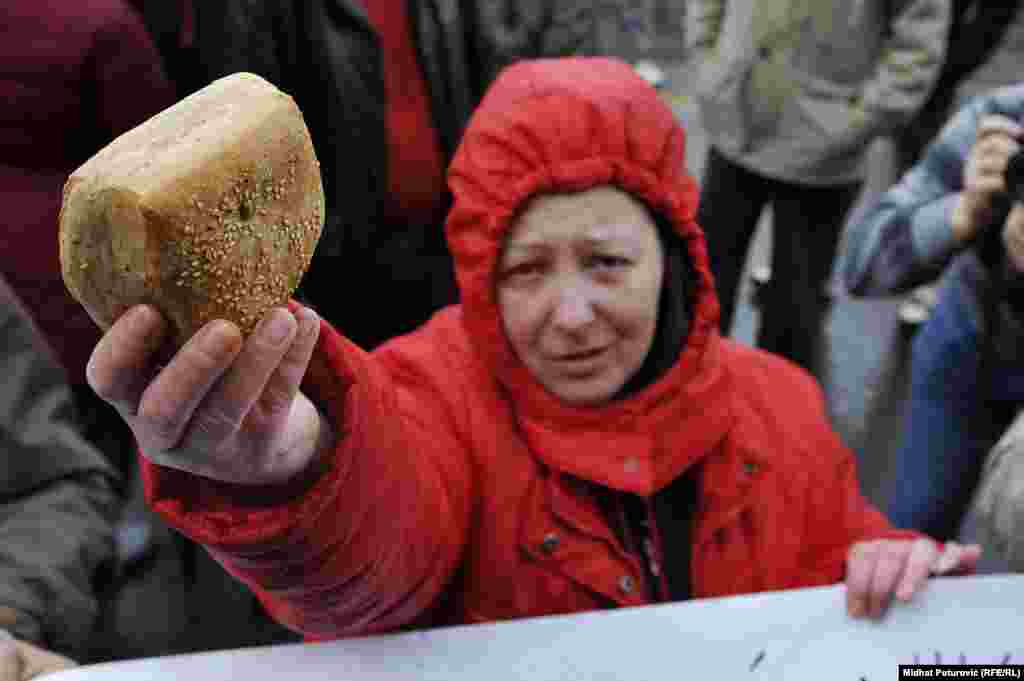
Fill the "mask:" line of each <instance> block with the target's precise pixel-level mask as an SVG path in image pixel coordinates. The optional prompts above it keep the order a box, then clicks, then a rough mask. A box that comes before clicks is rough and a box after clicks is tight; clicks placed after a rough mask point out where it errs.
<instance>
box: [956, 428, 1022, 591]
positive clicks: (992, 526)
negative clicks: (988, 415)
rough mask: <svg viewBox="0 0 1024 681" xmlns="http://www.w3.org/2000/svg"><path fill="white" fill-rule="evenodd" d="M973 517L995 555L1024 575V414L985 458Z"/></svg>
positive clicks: (1011, 569)
mask: <svg viewBox="0 0 1024 681" xmlns="http://www.w3.org/2000/svg"><path fill="white" fill-rule="evenodd" d="M969 514H970V516H971V517H972V518H973V519H974V524H975V527H976V528H977V537H978V539H979V541H980V542H981V543H982V544H983V545H984V546H986V547H988V548H989V549H990V550H991V551H992V555H994V556H995V557H996V558H999V559H1002V560H1003V562H1004V563H1005V565H1006V567H1007V568H1008V569H1009V570H1010V571H1012V572H1024V411H1021V412H1018V413H1017V416H1016V418H1014V420H1013V423H1012V424H1011V425H1010V427H1009V428H1007V429H1006V432H1004V433H1003V435H1002V437H1000V438H999V442H997V443H996V446H995V447H993V448H992V450H991V451H990V452H989V453H988V454H986V455H985V463H984V466H983V468H982V471H981V480H980V481H979V483H978V491H977V492H976V493H975V495H974V499H973V501H972V502H971V507H970V511H969Z"/></svg>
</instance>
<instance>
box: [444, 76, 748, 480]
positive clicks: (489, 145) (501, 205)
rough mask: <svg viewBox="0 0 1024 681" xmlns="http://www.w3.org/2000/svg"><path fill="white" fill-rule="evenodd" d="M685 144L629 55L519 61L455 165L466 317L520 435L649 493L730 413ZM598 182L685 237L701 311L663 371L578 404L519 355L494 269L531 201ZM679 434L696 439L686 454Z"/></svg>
mask: <svg viewBox="0 0 1024 681" xmlns="http://www.w3.org/2000/svg"><path fill="white" fill-rule="evenodd" d="M685 145H686V135H685V132H684V130H683V128H682V127H681V126H680V125H679V123H678V122H677V120H676V118H675V115H674V113H673V112H672V110H671V109H670V108H669V107H668V106H667V105H666V104H665V103H664V102H663V101H662V100H661V98H660V97H659V95H658V93H657V92H656V91H655V90H654V88H652V87H651V86H650V85H649V84H647V83H646V82H645V81H644V80H643V79H642V78H640V77H639V76H638V75H636V74H635V73H634V71H633V69H632V68H631V67H630V66H629V65H627V64H625V63H624V62H621V61H618V60H615V59H602V58H568V59H545V60H533V61H522V62H518V63H516V64H514V65H512V66H510V67H508V68H507V69H505V70H504V71H503V72H502V73H501V74H500V75H499V77H498V78H497V80H496V81H495V83H494V85H493V86H492V87H491V89H490V90H489V91H488V93H487V94H486V96H485V97H484V99H483V101H482V102H481V104H480V106H479V107H478V108H477V110H476V112H475V113H474V115H473V117H472V118H471V120H470V122H469V125H468V128H467V130H466V132H465V134H464V136H463V139H462V143H461V145H460V147H459V149H458V151H457V152H456V155H455V157H454V159H453V161H452V165H451V168H450V170H449V186H450V187H451V190H452V194H453V197H454V203H453V207H452V210H451V212H450V214H449V218H448V221H447V226H446V229H447V238H448V243H449V248H450V250H451V253H452V256H453V258H454V261H455V270H456V276H457V279H458V283H459V288H460V292H461V295H462V316H463V324H464V326H465V327H466V330H467V333H468V334H469V336H470V338H471V342H472V343H473V345H474V347H475V349H476V351H477V352H478V354H479V355H480V356H481V357H482V358H483V360H484V362H485V363H486V364H487V366H488V367H489V368H490V369H491V370H492V371H493V372H494V374H495V376H496V377H497V380H498V382H499V383H500V385H501V386H502V388H503V389H504V390H505V391H507V393H508V396H509V398H510V399H511V400H512V403H513V406H514V409H515V410H516V413H517V417H518V419H519V421H520V424H521V425H522V427H523V431H524V436H525V437H526V438H527V440H528V441H529V442H530V444H531V445H532V448H533V449H534V450H535V451H537V452H538V455H539V456H541V457H542V458H543V459H545V461H546V462H547V463H548V464H550V465H551V466H553V467H554V468H556V469H558V470H561V471H563V472H567V473H571V474H574V475H579V476H581V477H584V478H586V479H591V480H595V481H597V482H601V483H603V484H606V485H609V486H611V487H614V488H619V489H624V490H628V491H636V492H640V493H653V491H656V490H657V489H660V488H661V487H663V486H664V485H665V484H667V483H668V482H669V481H671V480H672V479H673V478H674V477H676V476H677V475H678V474H679V473H680V472H682V470H684V469H685V468H687V467H688V466H689V465H690V464H692V463H693V462H694V461H695V460H696V459H698V458H700V457H701V456H702V455H703V454H704V453H706V451H707V450H708V449H709V448H710V447H711V445H713V444H714V443H717V442H718V441H719V440H720V439H721V437H722V436H723V435H724V433H725V430H726V429H727V425H728V422H729V421H730V419H729V417H728V412H729V409H728V407H727V400H726V390H725V384H726V377H725V373H724V372H723V371H722V368H721V366H720V363H719V361H718V355H719V347H718V344H719V341H720V339H719V336H718V330H717V325H718V301H717V298H716V297H715V292H714V285H713V281H712V278H711V273H710V269H709V266H708V258H707V250H706V246H705V242H704V236H703V233H702V231H701V230H700V228H699V227H698V226H697V224H696V222H695V219H694V216H695V213H696V209H697V201H698V188H697V183H696V182H695V180H694V179H693V177H692V176H691V175H690V174H689V173H688V172H687V170H686V167H685V148H686V147H685ZM601 185H611V186H616V187H618V188H619V189H621V190H623V191H625V192H627V193H629V194H631V195H633V196H634V197H636V198H638V199H640V200H642V201H644V202H645V203H646V205H647V206H648V208H649V209H650V210H651V211H652V213H654V214H655V215H657V216H659V217H660V218H661V219H662V220H664V221H665V222H666V223H667V224H669V225H670V226H671V228H672V230H673V232H674V235H675V236H678V238H679V239H681V240H682V241H683V242H684V243H685V251H686V253H687V255H688V257H689V260H690V265H691V268H692V271H693V275H692V276H693V278H694V279H695V281H694V282H693V295H694V299H693V301H692V319H691V320H690V328H689V333H688V336H687V339H686V342H685V343H684V344H683V346H682V349H681V351H680V353H679V357H678V359H677V360H676V362H675V364H674V365H673V366H672V367H671V368H670V369H669V370H668V371H666V372H665V373H664V374H663V375H661V376H660V378H658V379H657V380H655V381H654V382H652V383H651V384H650V385H647V386H646V387H645V388H643V389H641V390H639V391H638V392H636V393H635V394H632V395H630V396H628V397H626V398H624V399H620V400H615V401H613V402H611V403H609V404H607V405H604V406H601V407H573V406H570V405H567V404H565V403H563V402H561V401H560V400H559V399H558V398H556V397H555V396H553V395H552V394H550V393H549V392H547V391H546V390H545V389H544V388H543V386H542V385H541V384H540V383H539V382H538V381H537V380H536V379H535V378H534V377H533V375H532V374H531V373H530V371H529V370H528V369H527V368H526V366H525V365H524V364H523V363H522V362H521V361H520V360H519V359H518V357H517V356H516V353H515V352H514V350H513V348H512V346H511V344H510V343H509V341H508V339H507V337H506V335H505V332H504V329H503V325H502V321H501V315H500V311H499V309H498V306H497V298H496V294H495V275H496V270H497V265H498V261H499V258H500V255H501V250H502V245H503V242H504V238H505V235H506V233H507V232H508V230H509V229H510V227H511V224H512V222H513V220H514V219H515V217H516V216H517V215H518V213H519V212H520V210H521V209H522V208H523V207H524V205H525V203H526V202H527V201H528V200H529V199H530V198H532V197H533V196H536V195H539V194H549V193H574V192H580V191H585V190H587V189H590V188H593V187H596V186H601ZM669 431H671V432H669ZM663 436H664V437H668V436H670V437H671V438H672V439H673V442H674V444H673V447H671V449H672V450H673V451H671V452H666V451H662V447H661V446H659V443H660V442H663V441H665V442H667V440H665V439H664V437H663ZM680 437H682V438H683V439H684V443H680V441H679V438H680ZM624 439H625V440H624ZM627 441H628V446H625V447H624V446H623V445H626V444H627ZM679 444H686V445H689V446H685V447H684V451H685V455H684V456H680V455H679V454H678V452H677V451H676V450H677V447H678V446H679ZM616 461H617V462H619V463H621V465H620V466H618V467H616V466H615V462H616ZM622 470H625V471H626V472H627V473H628V474H627V475H625V476H623V475H621V471H622Z"/></svg>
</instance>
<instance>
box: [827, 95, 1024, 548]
mask: <svg viewBox="0 0 1024 681" xmlns="http://www.w3.org/2000/svg"><path fill="white" fill-rule="evenodd" d="M1022 121H1024V84H1018V85H1014V86H1010V87H1005V88H1000V89H998V90H994V91H992V92H989V93H986V94H984V95H980V96H978V97H976V98H974V99H972V100H970V101H969V102H968V103H967V104H966V105H965V106H964V107H963V108H962V109H961V110H960V111H959V112H958V113H957V114H956V115H955V116H954V117H953V118H952V120H951V121H949V122H948V123H947V124H946V126H945V127H944V128H943V130H942V132H941V133H940V135H939V136H938V138H937V139H936V140H935V141H933V142H932V144H931V145H929V147H928V148H927V149H926V151H925V153H924V156H923V158H922V159H921V160H920V161H919V162H918V163H917V164H916V165H915V166H914V167H912V168H911V169H910V170H909V171H908V172H907V173H906V174H905V175H904V176H903V178H902V179H901V180H900V182H899V183H898V184H897V185H896V186H894V187H893V188H892V189H890V190H889V191H888V192H887V193H886V194H884V195H883V196H882V198H881V200H880V201H879V202H878V203H877V204H876V205H875V206H874V207H873V208H871V209H870V210H868V211H867V212H866V213H865V214H864V217H863V218H862V219H861V220H860V221H859V222H857V223H855V224H851V225H850V239H849V242H848V243H849V248H850V249H851V250H850V252H849V254H848V257H847V258H846V261H845V267H844V272H843V274H844V278H845V282H846V285H847V287H848V288H849V289H850V291H851V293H852V294H853V295H859V296H870V295H884V294H896V293H902V292H905V291H908V290H910V289H911V288H913V287H915V286H918V285H921V284H923V283H926V282H928V281H933V280H935V279H938V278H939V277H940V275H941V281H940V285H939V294H938V302H937V305H936V308H935V311H934V313H933V315H932V316H931V317H930V318H929V320H928V321H927V322H926V324H925V326H924V327H923V328H922V329H921V330H920V332H918V334H917V335H916V336H915V338H914V342H913V346H912V356H911V368H910V374H911V376H910V393H909V398H908V406H907V414H906V419H907V421H906V425H905V432H904V440H903V444H902V446H901V448H900V450H899V453H898V455H897V459H896V461H895V464H894V466H895V470H893V471H892V475H891V479H892V480H893V485H894V487H893V489H892V490H891V491H890V494H889V495H888V499H887V504H886V511H887V512H888V515H889V518H890V520H892V522H893V523H894V524H896V525H897V526H901V527H906V528H912V529H916V530H919V531H922V532H926V533H928V534H930V535H932V536H934V537H937V538H939V539H945V538H950V537H953V536H955V535H956V534H957V533H958V531H959V528H960V523H961V521H962V519H963V517H964V515H965V510H966V509H967V507H968V504H969V502H970V499H971V495H972V493H973V491H974V488H975V486H976V485H977V481H978V476H979V473H980V469H981V465H982V462H983V460H984V456H985V453H986V452H987V451H988V450H989V449H990V448H991V447H992V445H994V444H995V442H996V441H997V440H998V438H999V435H1000V433H1001V432H1002V431H1003V430H1005V428H1006V427H1007V426H1008V425H1009V424H1010V423H1011V422H1012V419H1013V417H1014V416H1015V414H1016V411H1017V409H1018V408H1019V407H1020V406H1021V405H1022V404H1024V343H1022V341H1024V201H1022V198H1024V173H1022V172H1021V171H1020V170H1019V169H1020V168H1024V157H1022V156H1021V149H1022V141H1024V123H1022Z"/></svg>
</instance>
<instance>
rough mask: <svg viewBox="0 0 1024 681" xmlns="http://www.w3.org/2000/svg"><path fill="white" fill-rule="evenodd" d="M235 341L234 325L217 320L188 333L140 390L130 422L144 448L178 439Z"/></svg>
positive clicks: (231, 355)
mask: <svg viewBox="0 0 1024 681" xmlns="http://www.w3.org/2000/svg"><path fill="white" fill-rule="evenodd" d="M241 347H242V336H241V333H240V332H239V331H238V328H237V327H236V326H235V325H234V324H231V323H230V322H226V321H223V320H214V321H212V322H209V323H208V324H206V325H205V326H204V327H203V328H201V329H200V330H199V331H198V332H197V333H196V335H194V336H193V337H192V338H191V339H189V341H188V342H187V343H186V344H185V345H184V346H183V347H182V348H181V349H180V350H179V351H178V353H177V354H176V355H175V356H174V359H172V360H171V362H170V363H169V364H168V365H167V366H166V367H164V368H163V370H162V371H161V372H160V373H159V374H158V375H157V377H156V378H155V379H154V380H153V381H152V383H150V384H149V386H148V387H147V388H146V389H145V391H143V393H142V397H141V399H140V401H139V408H138V413H137V414H136V415H135V416H134V417H133V419H132V421H131V423H132V426H133V430H134V431H135V436H136V438H138V440H139V445H140V446H141V447H142V449H143V451H144V452H146V453H147V454H153V455H156V454H158V453H159V452H162V451H165V450H168V449H173V448H174V447H176V446H177V445H178V443H179V441H180V440H181V437H182V435H183V433H184V431H185V428H186V426H187V425H188V423H189V421H190V420H191V419H192V414H193V412H194V411H195V409H196V407H197V406H198V405H199V403H200V402H201V401H202V400H203V399H204V398H205V397H206V394H207V393H208V392H209V390H210V388H211V387H212V386H213V385H214V383H216V381H217V380H218V379H219V378H220V377H221V376H222V375H223V373H224V372H225V371H226V370H227V369H228V367H229V366H231V363H232V362H233V361H234V359H235V357H236V356H237V355H238V352H239V350H240V349H241Z"/></svg>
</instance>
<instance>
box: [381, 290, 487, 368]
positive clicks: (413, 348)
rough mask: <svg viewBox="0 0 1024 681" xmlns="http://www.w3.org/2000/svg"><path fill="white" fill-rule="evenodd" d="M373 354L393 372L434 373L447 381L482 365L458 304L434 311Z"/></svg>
mask: <svg viewBox="0 0 1024 681" xmlns="http://www.w3.org/2000/svg"><path fill="white" fill-rule="evenodd" d="M373 354H374V355H375V356H376V357H378V358H379V359H381V360H382V361H383V362H385V363H386V364H388V365H389V366H390V367H391V369H392V370H393V371H396V370H397V371H401V372H405V373H413V374H420V375H426V374H431V375H435V376H436V377H437V378H440V379H443V380H444V382H445V383H450V382H451V381H453V380H456V379H459V378H461V377H463V376H466V375H468V374H470V373H472V372H474V371H475V370H477V369H478V365H479V362H478V360H477V358H476V353H475V351H474V350H473V346H472V343H471V340H470V338H469V334H468V333H467V331H466V327H465V326H464V325H463V323H462V308H461V306H459V305H450V306H448V307H445V308H443V309H441V310H439V311H437V312H435V313H434V315H433V316H432V317H431V318H430V319H429V320H427V321H426V322H425V323H424V324H422V325H421V326H420V327H419V328H417V329H416V330H414V331H412V332H410V333H407V334H404V335H402V336H398V337H396V338H393V339H391V340H389V341H387V342H386V343H384V344H383V345H381V346H380V347H378V348H377V349H376V350H374V351H373Z"/></svg>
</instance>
